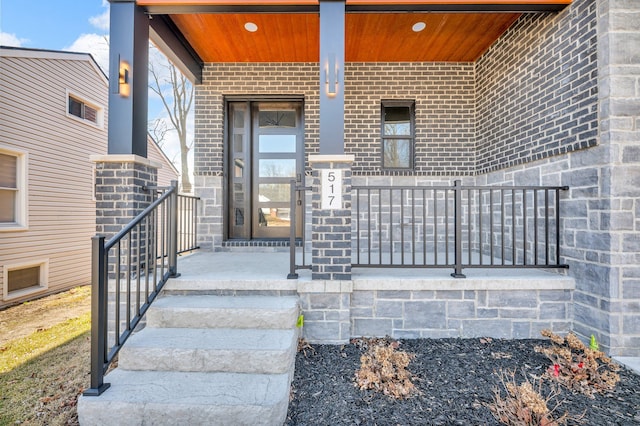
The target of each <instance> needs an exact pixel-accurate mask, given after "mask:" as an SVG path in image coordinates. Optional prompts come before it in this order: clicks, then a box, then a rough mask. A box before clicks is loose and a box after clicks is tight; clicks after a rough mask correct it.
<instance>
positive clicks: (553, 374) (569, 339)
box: [535, 330, 620, 398]
mask: <svg viewBox="0 0 640 426" xmlns="http://www.w3.org/2000/svg"><path fill="white" fill-rule="evenodd" d="M541 334H542V335H543V336H545V337H548V338H549V339H550V340H551V342H552V345H551V346H536V348H535V351H536V352H539V353H542V354H544V355H545V356H546V357H547V358H549V359H550V360H551V362H552V364H551V366H550V367H549V369H548V370H547V372H546V373H545V376H546V377H548V378H550V379H552V380H554V381H556V382H558V383H560V384H562V385H563V386H565V387H567V388H568V389H571V390H574V391H577V392H580V393H582V394H584V395H586V396H588V397H590V398H593V397H594V394H595V393H604V392H609V391H612V390H613V389H614V388H615V387H616V384H617V383H618V382H619V381H620V376H619V375H618V373H617V371H618V370H619V369H620V367H619V366H618V365H617V364H616V363H615V362H613V361H612V360H611V358H609V357H607V356H606V355H605V353H604V352H601V351H599V350H593V349H591V348H589V347H588V346H586V345H585V344H584V343H582V342H581V341H580V339H578V337H577V336H576V335H575V334H573V333H569V334H568V335H567V336H566V337H564V338H563V337H561V336H558V335H557V334H554V333H553V332H551V331H550V330H542V332H541Z"/></svg>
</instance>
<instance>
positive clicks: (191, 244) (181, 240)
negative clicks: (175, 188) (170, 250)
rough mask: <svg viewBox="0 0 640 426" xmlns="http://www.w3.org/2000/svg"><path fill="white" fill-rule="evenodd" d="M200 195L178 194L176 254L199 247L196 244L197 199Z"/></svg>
mask: <svg viewBox="0 0 640 426" xmlns="http://www.w3.org/2000/svg"><path fill="white" fill-rule="evenodd" d="M199 200H200V197H194V196H193V195H184V194H178V199H177V203H178V236H177V238H178V247H177V250H178V254H182V253H187V252H190V251H193V250H197V249H199V248H200V246H199V245H198V201H199Z"/></svg>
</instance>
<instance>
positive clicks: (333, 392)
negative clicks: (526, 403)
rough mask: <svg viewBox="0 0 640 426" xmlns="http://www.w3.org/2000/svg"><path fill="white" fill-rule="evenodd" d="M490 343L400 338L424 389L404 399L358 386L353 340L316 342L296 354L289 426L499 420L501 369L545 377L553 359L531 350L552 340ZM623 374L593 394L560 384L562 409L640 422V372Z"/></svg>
mask: <svg viewBox="0 0 640 426" xmlns="http://www.w3.org/2000/svg"><path fill="white" fill-rule="evenodd" d="M488 340H490V339H482V341H481V339H437V340H433V339H418V340H402V341H401V345H400V348H399V349H400V350H404V351H406V352H410V353H414V354H416V357H415V359H414V360H413V361H411V364H409V367H408V369H409V370H410V371H411V372H412V373H413V374H414V383H415V384H416V386H417V388H418V389H419V390H420V391H421V394H419V395H417V396H413V397H411V398H409V399H405V400H394V399H391V398H390V397H388V396H385V395H382V394H379V393H376V392H374V391H361V390H359V389H358V388H357V387H356V386H355V385H354V375H355V372H356V370H358V369H359V368H360V355H361V354H362V353H363V352H362V350H361V349H359V348H358V347H356V346H355V345H353V344H349V345H345V346H332V345H315V346H314V347H313V349H314V350H315V351H313V350H309V349H307V350H306V355H305V354H303V353H298V356H297V358H296V371H295V376H294V379H293V385H292V400H291V403H290V404H289V412H288V415H287V422H286V425H495V424H499V423H498V422H497V421H496V420H495V419H494V417H493V416H492V414H491V412H490V411H489V409H488V408H487V407H486V406H485V405H484V404H485V403H491V402H492V401H493V390H494V388H495V387H496V386H498V385H499V378H498V375H497V374H496V372H497V371H498V370H501V369H502V370H514V369H515V370H517V375H516V379H517V382H518V383H521V382H522V380H523V379H522V378H523V374H527V375H529V374H534V375H536V376H540V375H542V374H543V373H544V371H545V370H546V369H547V368H548V367H549V365H550V362H549V360H548V359H547V358H546V357H545V356H544V355H542V354H539V353H537V352H535V351H534V350H533V348H534V346H536V345H548V344H549V341H547V340H499V339H493V340H490V341H488ZM483 342H485V343H483ZM619 374H620V377H621V380H620V382H619V383H618V385H617V387H616V389H615V390H614V391H613V392H612V393H609V394H604V395H600V394H598V395H596V396H595V399H590V398H588V397H585V396H583V395H581V394H574V393H572V392H571V391H568V390H566V389H564V388H561V389H562V390H561V394H560V399H561V400H562V401H563V402H562V405H561V407H560V409H559V410H560V411H559V412H560V413H564V412H565V411H568V412H569V413H570V414H571V415H574V416H575V415H580V414H582V413H584V418H583V424H586V425H638V424H640V376H639V375H637V374H635V373H633V372H631V371H630V370H627V369H625V368H622V369H621V370H620V371H619ZM545 387H546V386H545ZM543 389H544V388H543ZM546 391H548V388H546V390H543V394H545V395H546ZM569 424H575V423H574V422H570V423H569Z"/></svg>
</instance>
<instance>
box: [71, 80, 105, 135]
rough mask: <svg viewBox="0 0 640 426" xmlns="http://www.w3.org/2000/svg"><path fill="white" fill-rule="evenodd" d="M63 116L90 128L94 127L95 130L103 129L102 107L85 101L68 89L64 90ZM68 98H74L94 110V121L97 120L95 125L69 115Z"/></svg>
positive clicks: (82, 97)
mask: <svg viewBox="0 0 640 426" xmlns="http://www.w3.org/2000/svg"><path fill="white" fill-rule="evenodd" d="M65 94H66V97H65V105H66V106H65V110H64V111H65V114H66V115H67V117H69V118H70V119H72V120H76V121H78V122H80V123H84V124H86V125H88V126H91V127H95V128H97V129H104V108H103V107H102V106H100V105H99V104H98V103H96V102H93V101H89V100H87V99H86V98H85V97H84V96H80V95H78V94H77V93H75V92H72V91H71V90H69V89H66V90H65ZM69 97H72V98H75V99H77V100H78V101H80V102H82V103H83V104H86V105H89V106H90V107H91V108H93V109H95V110H96V111H97V112H96V115H97V116H96V119H97V121H98V122H97V123H94V122H93V121H89V120H85V119H84V118H80V117H77V116H75V115H73V114H69Z"/></svg>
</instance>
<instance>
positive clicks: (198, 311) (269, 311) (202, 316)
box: [147, 295, 299, 329]
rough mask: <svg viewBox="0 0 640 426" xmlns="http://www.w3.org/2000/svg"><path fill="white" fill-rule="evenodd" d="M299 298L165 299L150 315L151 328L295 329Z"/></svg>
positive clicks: (180, 297) (156, 305) (148, 323)
mask: <svg viewBox="0 0 640 426" xmlns="http://www.w3.org/2000/svg"><path fill="white" fill-rule="evenodd" d="M298 314H299V308H298V298H297V297H295V296H281V297H271V296H206V295H198V296H194V295H188V296H164V297H161V298H158V299H157V300H156V301H155V302H154V303H153V305H151V308H149V311H148V312H147V326H149V327H168V328H254V329H255V328H257V329H291V328H294V327H295V324H296V320H297V318H298Z"/></svg>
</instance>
